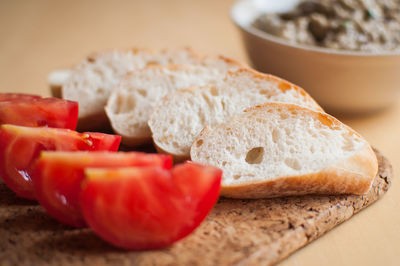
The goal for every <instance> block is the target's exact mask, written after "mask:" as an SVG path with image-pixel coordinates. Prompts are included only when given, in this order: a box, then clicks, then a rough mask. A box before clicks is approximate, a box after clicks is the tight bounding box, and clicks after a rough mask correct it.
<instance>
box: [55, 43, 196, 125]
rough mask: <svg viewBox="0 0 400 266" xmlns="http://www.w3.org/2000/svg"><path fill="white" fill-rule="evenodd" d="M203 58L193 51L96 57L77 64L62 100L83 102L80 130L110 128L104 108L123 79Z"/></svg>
mask: <svg viewBox="0 0 400 266" xmlns="http://www.w3.org/2000/svg"><path fill="white" fill-rule="evenodd" d="M200 60H202V58H201V57H200V56H199V55H198V54H196V53H195V52H194V51H193V50H191V49H188V48H186V49H177V50H162V51H152V50H147V49H127V50H112V51H105V52H101V53H97V54H93V55H91V56H89V57H88V58H86V59H85V60H83V62H81V63H80V64H79V65H77V66H76V67H75V68H74V69H73V70H72V73H71V75H70V77H69V78H68V79H67V80H66V81H65V83H64V84H63V85H62V98H64V99H67V100H72V101H77V102H78V103H79V121H78V128H79V129H80V130H95V129H101V128H103V127H107V126H108V119H107V116H106V115H105V111H104V106H105V104H106V102H107V99H108V97H109V95H110V93H111V91H112V89H114V88H115V87H116V86H117V85H118V84H119V82H120V80H121V78H122V77H123V76H124V75H125V74H126V73H127V72H129V71H132V70H135V69H140V68H143V67H145V66H147V65H150V64H172V63H177V64H187V63H189V64H190V63H192V62H198V61H200Z"/></svg>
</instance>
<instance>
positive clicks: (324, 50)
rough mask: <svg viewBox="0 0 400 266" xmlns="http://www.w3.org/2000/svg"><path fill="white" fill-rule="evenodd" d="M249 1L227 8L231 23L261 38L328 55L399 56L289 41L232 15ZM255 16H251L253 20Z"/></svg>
mask: <svg viewBox="0 0 400 266" xmlns="http://www.w3.org/2000/svg"><path fill="white" fill-rule="evenodd" d="M245 1H247V2H249V1H250V2H251V1H253V0H235V1H234V2H233V4H232V5H231V7H230V10H229V15H230V18H231V20H232V21H233V23H234V24H235V25H236V26H237V27H238V28H239V29H241V30H243V31H245V32H247V33H249V34H252V35H255V36H257V37H259V38H261V39H263V40H266V41H270V42H273V43H276V44H280V45H283V46H288V47H291V48H294V49H299V50H305V51H309V52H317V53H322V54H328V55H341V56H357V57H391V56H400V50H399V51H385V52H364V51H351V50H338V49H332V48H325V47H319V46H313V45H306V44H299V43H290V42H288V41H286V40H284V39H283V38H280V37H277V36H275V35H272V34H269V33H267V32H265V31H262V30H260V29H257V28H256V27H253V26H252V25H250V26H247V27H246V26H244V25H242V24H241V23H239V22H238V21H237V20H236V18H235V15H234V9H235V8H236V6H238V5H239V4H240V3H241V2H245ZM254 19H255V18H253V21H254Z"/></svg>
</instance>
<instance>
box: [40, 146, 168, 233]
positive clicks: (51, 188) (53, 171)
mask: <svg viewBox="0 0 400 266" xmlns="http://www.w3.org/2000/svg"><path fill="white" fill-rule="evenodd" d="M124 166H158V167H161V168H164V169H170V168H171V167H172V158H171V157H170V156H167V155H162V154H147V153H140V152H117V153H111V152H89V153H88V152H51V151H47V152H46V151H44V152H42V153H41V155H40V157H39V159H38V160H37V162H36V165H35V170H34V176H33V180H34V182H33V183H34V187H35V194H36V197H37V200H38V201H39V203H40V204H41V205H42V206H43V207H44V208H45V209H46V210H47V212H48V213H49V214H50V215H51V216H53V217H54V218H55V219H57V220H58V221H60V222H62V223H65V224H68V225H71V226H74V227H84V226H86V223H85V221H84V218H83V216H82V213H81V210H80V203H79V195H80V191H81V182H82V180H83V179H84V176H85V175H84V169H85V168H87V167H124Z"/></svg>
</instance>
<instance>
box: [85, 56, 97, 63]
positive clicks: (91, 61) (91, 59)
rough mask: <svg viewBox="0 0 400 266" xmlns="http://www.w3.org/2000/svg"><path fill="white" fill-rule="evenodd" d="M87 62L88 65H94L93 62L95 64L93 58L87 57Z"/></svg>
mask: <svg viewBox="0 0 400 266" xmlns="http://www.w3.org/2000/svg"><path fill="white" fill-rule="evenodd" d="M87 61H88V62H89V63H95V62H96V59H94V58H93V57H88V59H87Z"/></svg>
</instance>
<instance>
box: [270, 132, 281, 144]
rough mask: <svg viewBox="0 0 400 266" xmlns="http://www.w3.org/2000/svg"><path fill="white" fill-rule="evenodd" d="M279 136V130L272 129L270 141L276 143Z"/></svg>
mask: <svg viewBox="0 0 400 266" xmlns="http://www.w3.org/2000/svg"><path fill="white" fill-rule="evenodd" d="M280 136H281V133H280V132H279V130H277V129H274V130H272V141H273V142H274V143H277V142H278V141H279V138H280Z"/></svg>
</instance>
